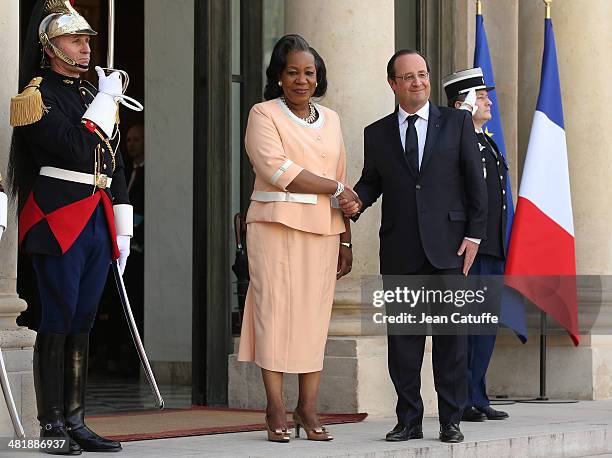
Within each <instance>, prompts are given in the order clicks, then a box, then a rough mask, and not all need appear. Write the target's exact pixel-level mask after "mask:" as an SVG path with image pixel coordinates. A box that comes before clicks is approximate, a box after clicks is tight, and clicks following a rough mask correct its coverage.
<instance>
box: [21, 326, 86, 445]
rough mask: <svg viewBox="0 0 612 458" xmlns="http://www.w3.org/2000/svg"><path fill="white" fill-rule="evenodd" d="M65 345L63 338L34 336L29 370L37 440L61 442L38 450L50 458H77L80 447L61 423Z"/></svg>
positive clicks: (39, 334) (43, 335) (44, 335)
mask: <svg viewBox="0 0 612 458" xmlns="http://www.w3.org/2000/svg"><path fill="white" fill-rule="evenodd" d="M65 342H66V336H65V335H64V334H56V333H51V332H39V333H38V334H37V335H36V343H35V344H34V355H33V365H32V366H33V368H32V369H33V373H34V390H35V391H36V407H37V409H38V421H39V422H40V438H41V439H42V440H44V439H59V440H63V442H59V441H58V442H52V446H50V447H46V448H41V449H40V450H41V451H42V452H45V453H49V454H52V455H80V454H81V447H80V446H79V444H77V443H76V442H74V441H72V440H71V439H70V437H69V436H68V434H67V432H66V428H65V423H64V345H65ZM55 445H57V446H58V447H54V446H55Z"/></svg>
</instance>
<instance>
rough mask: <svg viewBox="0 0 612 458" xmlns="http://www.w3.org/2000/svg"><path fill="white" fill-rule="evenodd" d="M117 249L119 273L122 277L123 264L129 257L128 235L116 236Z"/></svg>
mask: <svg viewBox="0 0 612 458" xmlns="http://www.w3.org/2000/svg"><path fill="white" fill-rule="evenodd" d="M117 247H118V248H119V259H118V261H119V272H120V273H121V275H123V272H124V271H125V264H126V263H127V258H128V256H129V255H130V236H129V235H118V236H117Z"/></svg>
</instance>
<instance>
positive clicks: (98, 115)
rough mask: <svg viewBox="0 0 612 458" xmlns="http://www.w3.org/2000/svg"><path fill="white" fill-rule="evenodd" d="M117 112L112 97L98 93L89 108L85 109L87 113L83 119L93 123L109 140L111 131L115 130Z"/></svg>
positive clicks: (111, 134)
mask: <svg viewBox="0 0 612 458" xmlns="http://www.w3.org/2000/svg"><path fill="white" fill-rule="evenodd" d="M117 110H118V106H117V104H116V103H115V98H114V97H113V96H112V95H109V94H105V93H103V92H98V95H96V97H95V98H94V99H93V100H92V102H91V103H90V104H89V108H87V111H86V112H85V114H84V115H83V119H87V120H89V121H91V122H93V123H95V124H96V125H97V126H98V127H99V128H100V129H101V130H102V132H104V133H105V134H106V136H107V137H108V138H110V137H112V136H113V131H114V130H115V121H116V120H117Z"/></svg>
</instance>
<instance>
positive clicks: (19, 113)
mask: <svg viewBox="0 0 612 458" xmlns="http://www.w3.org/2000/svg"><path fill="white" fill-rule="evenodd" d="M41 82H42V77H40V76H37V77H36V78H33V79H32V81H30V82H29V83H28V85H27V86H26V87H25V89H24V90H23V91H22V92H21V93H20V94H17V95H16V96H15V97H13V98H12V99H11V126H13V127H18V126H27V125H28V124H34V123H35V122H37V121H40V118H42V117H43V114H45V113H47V111H49V109H48V108H47V107H46V106H45V104H44V102H43V99H42V94H41V93H40V83H41Z"/></svg>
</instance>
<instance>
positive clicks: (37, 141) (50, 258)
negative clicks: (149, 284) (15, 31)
mask: <svg viewBox="0 0 612 458" xmlns="http://www.w3.org/2000/svg"><path fill="white" fill-rule="evenodd" d="M67 34H72V35H81V36H83V35H90V36H92V35H95V34H96V32H95V31H93V30H92V29H91V27H90V26H89V24H88V23H87V21H86V20H85V19H84V18H83V17H82V16H80V15H79V14H78V12H77V11H76V10H74V8H73V7H72V6H71V5H70V4H69V3H68V2H66V1H64V2H49V1H48V0H39V2H37V4H36V5H35V6H34V9H33V11H32V14H31V17H30V24H29V26H28V30H27V33H26V38H25V39H24V46H23V49H22V62H21V73H22V74H21V78H22V79H24V78H30V77H32V76H35V78H34V79H32V80H31V81H30V83H29V84H28V85H27V87H26V88H25V89H24V91H23V92H22V93H21V94H19V95H18V96H16V97H14V98H13V99H12V100H11V124H12V125H13V126H14V127H15V129H14V131H13V139H12V144H11V154H10V160H9V174H10V175H11V177H12V179H11V185H12V186H11V187H12V190H13V193H15V192H17V193H18V198H19V244H20V248H21V250H22V251H23V252H25V253H27V254H28V255H29V256H31V258H32V263H33V267H34V270H35V272H36V281H37V284H38V289H39V293H40V299H41V304H42V318H41V323H40V326H39V328H38V333H37V336H36V343H35V345H34V357H33V372H34V387H35V390H36V401H37V408H38V419H39V422H40V425H41V438H42V439H65V441H64V442H65V443H66V444H67V445H68V447H67V448H66V449H64V450H62V451H63V452H64V453H69V454H80V453H81V451H82V450H86V451H118V450H121V444H120V443H119V442H116V441H112V440H109V439H106V438H103V437H101V436H99V435H97V434H95V433H94V432H93V431H91V430H90V429H89V428H88V427H87V426H86V425H85V422H84V420H85V384H86V380H87V365H88V346H89V332H90V330H91V327H92V326H93V323H94V319H95V316H96V310H97V307H98V302H99V300H100V296H101V294H102V290H103V288H104V284H105V281H106V278H107V276H108V271H109V268H110V263H111V261H112V260H113V259H117V258H119V256H120V253H119V248H118V246H117V232H116V229H115V217H114V209H113V206H116V205H120V207H116V208H117V209H116V210H115V211H118V212H121V211H125V210H127V213H126V214H129V215H131V212H130V209H129V205H126V204H128V203H129V199H128V195H127V187H126V182H125V175H124V170H123V161H122V158H121V154H120V152H119V151H117V146H118V142H119V136H118V135H117V136H116V137H114V138H109V135H111V134H110V133H108V134H107V133H105V130H104V129H102V128H101V127H99V126H98V125H97V124H96V122H99V121H101V122H103V123H104V125H105V126H106V130H107V131H108V130H111V131H116V118H117V111H118V107H117V106H116V103H113V99H112V97H113V95H110V94H100V95H98V91H97V89H96V87H95V86H93V85H92V84H90V83H88V82H87V81H85V80H82V79H81V78H74V77H68V76H64V75H61V74H59V73H56V72H54V71H52V70H51V69H49V68H44V69H40V68H38V69H36V62H40V54H38V53H39V52H40V49H41V45H42V46H43V47H44V48H45V49H47V50H49V52H52V53H53V54H54V55H55V58H56V59H60V60H62V61H64V62H65V63H67V64H68V65H71V66H74V67H77V68H78V67H79V64H77V63H76V62H75V61H71V58H70V57H69V56H67V55H66V54H63V51H61V50H60V49H59V48H57V47H55V45H54V44H53V41H52V40H53V38H55V37H59V36H62V35H67ZM37 54H38V55H37ZM45 59H46V58H45ZM56 62H57V61H56ZM47 65H48V64H47ZM80 68H84V67H83V66H80ZM34 72H36V73H34ZM96 95H97V96H98V97H99V98H96ZM94 99H96V100H97V101H98V106H100V102H104V103H106V105H104V107H102V108H100V109H98V112H97V113H98V115H97V116H98V118H96V116H95V113H94V112H95V110H93V109H92V111H91V113H90V115H91V116H89V117H88V116H85V117H86V119H83V117H84V115H85V114H86V111H87V110H88V107H89V106H90V105H91V106H92V107H94V106H95V105H96V102H95V101H94ZM109 101H110V103H107V102H109ZM126 207H128V208H126ZM129 218H130V217H129V216H126V217H124V218H119V219H118V220H117V222H118V223H119V222H121V221H122V220H127V219H129ZM129 226H130V227H131V221H129ZM118 227H119V226H118ZM122 227H123V226H122ZM122 230H123V229H122ZM130 231H131V229H130ZM120 235H122V236H129V235H130V234H128V233H122V234H120ZM46 443H48V442H47V441H45V444H46ZM49 443H50V442H49ZM45 451H47V452H49V453H57V450H52V449H45Z"/></svg>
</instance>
